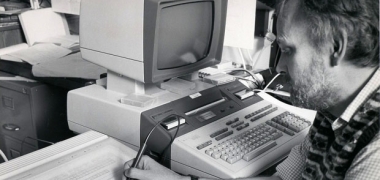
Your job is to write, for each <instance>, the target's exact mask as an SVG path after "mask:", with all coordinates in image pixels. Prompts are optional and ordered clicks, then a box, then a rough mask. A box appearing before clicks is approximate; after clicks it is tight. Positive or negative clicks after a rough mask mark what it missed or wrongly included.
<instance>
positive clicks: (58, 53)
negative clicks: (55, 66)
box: [0, 44, 71, 65]
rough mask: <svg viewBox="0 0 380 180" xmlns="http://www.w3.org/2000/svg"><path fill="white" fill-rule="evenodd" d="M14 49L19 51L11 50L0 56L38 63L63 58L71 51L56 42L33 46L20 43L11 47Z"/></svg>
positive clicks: (6, 58) (5, 58) (33, 63)
mask: <svg viewBox="0 0 380 180" xmlns="http://www.w3.org/2000/svg"><path fill="white" fill-rule="evenodd" d="M17 49H18V50H17ZM13 50H17V51H14V52H10V53H8V54H6V55H5V56H4V55H3V56H0V58H1V59H4V60H12V61H18V62H20V61H21V62H22V61H26V62H28V63H29V64H31V65H36V64H40V63H43V62H47V61H51V60H54V59H58V58H61V57H63V56H66V55H68V54H69V53H71V50H69V49H66V48H64V47H60V46H57V45H55V44H36V45H34V46H32V47H28V46H26V47H25V46H24V45H20V46H17V47H14V49H11V51H13ZM12 58H13V59H12Z"/></svg>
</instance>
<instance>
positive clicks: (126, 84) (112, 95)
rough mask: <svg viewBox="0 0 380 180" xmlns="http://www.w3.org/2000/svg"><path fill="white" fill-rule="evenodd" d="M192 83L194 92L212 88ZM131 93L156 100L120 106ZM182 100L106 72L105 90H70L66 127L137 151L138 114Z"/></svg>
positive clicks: (154, 87) (178, 96) (101, 88)
mask: <svg viewBox="0 0 380 180" xmlns="http://www.w3.org/2000/svg"><path fill="white" fill-rule="evenodd" d="M194 82H195V83H196V91H197V92H198V91H201V90H204V89H207V88H210V87H212V85H209V84H206V83H204V82H202V81H199V80H196V81H194ZM131 94H139V95H144V96H149V97H152V98H154V99H155V101H154V102H153V103H152V104H148V106H144V107H139V106H133V105H129V104H123V103H121V102H122V100H121V99H122V98H123V97H126V96H128V95H131ZM182 97H185V95H183V94H176V93H173V92H170V91H167V90H163V89H160V88H159V84H144V83H141V82H136V81H135V80H133V79H130V78H127V77H124V76H121V75H118V74H117V73H114V72H111V71H109V72H108V74H107V86H106V87H104V86H101V85H98V84H94V85H90V86H86V87H83V88H79V89H75V90H72V91H69V93H68V95H67V118H68V124H69V128H70V129H71V130H72V131H74V132H77V133H83V132H86V131H89V130H94V131H98V132H100V133H103V134H106V135H109V136H111V137H113V138H115V139H118V140H120V141H122V142H124V144H126V145H127V146H129V147H131V148H133V149H135V150H137V149H138V147H139V146H140V119H141V113H142V112H144V111H147V110H149V109H152V108H155V107H158V106H161V105H163V104H166V103H169V102H171V101H174V100H177V99H179V98H182Z"/></svg>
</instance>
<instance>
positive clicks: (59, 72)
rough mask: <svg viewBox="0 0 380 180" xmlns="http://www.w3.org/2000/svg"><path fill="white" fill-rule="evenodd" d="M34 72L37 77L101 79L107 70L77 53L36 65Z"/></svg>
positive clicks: (33, 68)
mask: <svg viewBox="0 0 380 180" xmlns="http://www.w3.org/2000/svg"><path fill="white" fill-rule="evenodd" d="M32 72H33V75H34V76H36V77H72V78H83V79H99V78H100V75H101V74H103V73H106V72H107V69H106V68H103V67H101V66H98V65H96V64H93V63H90V62H88V61H86V60H84V59H82V55H81V53H75V54H70V55H68V56H65V57H63V58H59V59H56V60H53V61H49V62H46V63H41V64H38V65H35V66H33V67H32Z"/></svg>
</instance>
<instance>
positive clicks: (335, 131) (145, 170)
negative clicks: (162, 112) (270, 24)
mask: <svg viewBox="0 0 380 180" xmlns="http://www.w3.org/2000/svg"><path fill="white" fill-rule="evenodd" d="M277 12H278V22H277V23H278V24H277V27H278V30H277V32H278V34H277V37H278V39H277V42H278V44H279V46H280V48H281V51H282V53H281V59H280V61H279V64H278V66H277V71H278V72H282V71H283V72H286V77H287V78H286V79H288V82H289V85H290V86H291V99H292V103H293V105H295V106H299V107H304V108H309V109H314V110H317V111H318V113H317V116H316V119H315V121H314V123H313V125H312V127H311V128H310V131H309V134H308V136H307V137H306V138H305V140H304V141H303V142H302V143H301V144H300V145H298V146H296V147H294V148H293V149H292V151H291V152H290V154H289V156H288V158H287V159H286V160H284V161H283V162H282V163H281V164H279V165H278V166H277V168H276V169H277V172H276V173H275V174H274V176H272V177H254V178H247V179H289V180H294V179H334V180H335V179H353V180H354V179H366V180H367V179H378V178H379V177H380V135H379V116H380V114H379V113H380V70H379V1H378V0H283V1H281V2H280V3H279V5H278V8H277ZM131 163H132V161H130V162H128V163H126V171H125V175H126V176H128V177H132V178H137V179H163V180H171V179H198V178H197V177H189V176H180V175H178V174H176V173H174V172H173V171H170V170H169V169H167V168H165V167H163V166H161V165H159V164H158V163H156V162H155V161H153V160H152V159H150V158H148V157H143V159H142V161H141V162H140V164H139V166H138V168H130V165H131ZM199 179H204V178H199Z"/></svg>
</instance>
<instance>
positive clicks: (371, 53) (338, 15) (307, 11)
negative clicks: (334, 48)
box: [278, 0, 379, 67]
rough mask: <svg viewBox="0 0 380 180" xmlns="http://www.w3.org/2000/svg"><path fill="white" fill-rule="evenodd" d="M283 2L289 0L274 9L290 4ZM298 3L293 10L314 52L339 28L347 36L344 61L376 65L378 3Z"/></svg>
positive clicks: (325, 0) (370, 0)
mask: <svg viewBox="0 0 380 180" xmlns="http://www.w3.org/2000/svg"><path fill="white" fill-rule="evenodd" d="M285 1H291V0H280V3H279V6H278V7H281V6H282V5H283V4H285V3H294V2H285ZM299 1H300V3H298V4H299V6H300V7H299V8H297V9H299V10H301V11H302V12H301V14H302V15H304V17H306V21H305V22H306V23H307V26H306V27H307V28H308V29H307V30H308V31H309V33H308V34H309V37H310V38H311V39H310V40H311V41H312V42H311V43H312V44H313V45H314V46H315V47H316V48H317V49H321V48H322V46H323V44H324V43H325V42H326V40H327V39H332V38H334V37H337V36H338V35H339V34H340V33H341V32H340V30H341V29H343V30H345V31H346V33H347V36H348V42H347V54H346V59H347V60H348V61H350V62H352V63H353V64H355V65H358V66H362V67H365V66H379V1H378V0H299ZM279 9H281V8H278V10H279ZM280 13H281V12H280Z"/></svg>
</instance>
